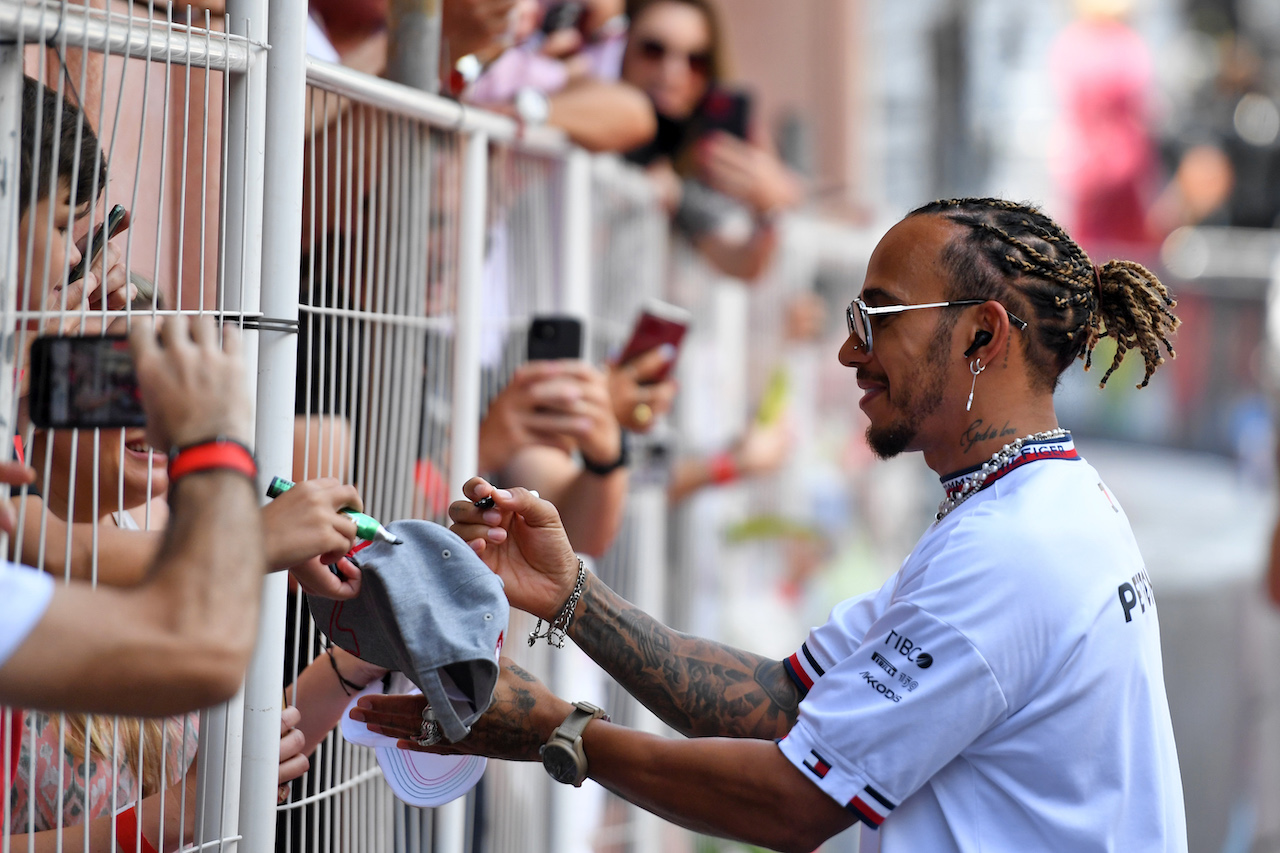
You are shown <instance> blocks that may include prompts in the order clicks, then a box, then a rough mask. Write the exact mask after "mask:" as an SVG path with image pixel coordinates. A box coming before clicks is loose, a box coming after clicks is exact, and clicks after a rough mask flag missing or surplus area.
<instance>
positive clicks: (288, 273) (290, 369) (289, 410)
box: [233, 0, 307, 853]
mask: <svg viewBox="0 0 1280 853" xmlns="http://www.w3.org/2000/svg"><path fill="white" fill-rule="evenodd" d="M263 5H264V6H265V4H263ZM262 12H265V9H260V10H258V12H257V13H256V14H255V19H256V18H257V15H258V14H261V13H262ZM306 16H307V4H306V0H272V3H271V17H270V19H269V21H268V22H267V23H268V30H267V35H268V39H269V41H270V42H271V51H270V53H269V55H268V56H267V62H266V74H265V78H266V79H265V83H266V85H265V86H264V87H263V88H265V92H264V93H263V95H264V100H263V104H264V107H265V113H266V116H265V125H264V126H263V133H264V148H263V158H262V172H261V174H262V176H263V178H264V181H263V182H262V183H261V184H259V185H260V186H262V187H263V196H262V199H261V205H262V212H261V220H260V221H261V223H262V228H261V234H262V246H261V252H262V254H261V280H260V281H261V284H260V285H257V284H255V286H260V288H261V290H260V305H261V310H262V312H263V315H264V316H267V317H271V318H274V319H280V320H289V321H296V320H297V319H298V268H299V264H300V262H301V240H302V206H301V199H302V177H303V175H302V171H303V162H302V158H301V157H300V156H298V155H299V152H301V151H302V150H303V142H304V126H305V121H304V112H305V109H306V47H305V44H304V38H305V35H304V34H305V32H306ZM257 76H258V77H262V76H263V75H262V74H261V73H259V74H258V75H257ZM251 186H252V184H251ZM251 263H252V260H251ZM233 268H234V267H233ZM297 361H298V339H297V335H296V333H289V332H282V331H267V330H263V331H260V332H259V333H258V382H257V384H258V388H257V391H258V397H257V423H256V427H257V431H256V434H255V437H254V450H255V452H256V454H257V457H258V463H259V465H260V466H261V470H262V472H263V477H264V478H269V477H270V476H272V475H273V474H275V473H287V472H289V471H292V470H293V432H294V431H293V423H294V417H293V411H294V387H295V385H294V375H295V372H296V370H297ZM287 598H288V582H287V577H286V575H285V574H284V573H283V572H281V573H277V574H273V575H269V576H268V578H267V580H266V581H265V583H264V588H263V601H262V615H261V617H260V620H259V625H258V645H257V648H256V649H255V650H254V655H253V660H252V662H251V663H250V665H249V672H248V677H247V680H246V685H245V717H244V759H243V774H242V777H241V785H240V834H241V835H242V836H243V841H242V842H241V843H242V845H243V847H242V850H244V851H245V853H271V852H272V851H274V850H275V830H276V810H275V802H276V800H275V796H274V794H275V789H276V768H277V765H278V763H279V760H278V754H279V741H280V711H281V707H280V685H281V684H282V683H283V680H284V648H283V646H284V642H285V624H286V611H287V607H288V604H287Z"/></svg>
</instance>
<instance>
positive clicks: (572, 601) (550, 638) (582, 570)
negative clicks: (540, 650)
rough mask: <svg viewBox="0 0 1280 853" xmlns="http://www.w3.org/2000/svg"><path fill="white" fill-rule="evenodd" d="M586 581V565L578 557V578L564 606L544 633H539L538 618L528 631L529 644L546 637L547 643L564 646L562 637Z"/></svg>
mask: <svg viewBox="0 0 1280 853" xmlns="http://www.w3.org/2000/svg"><path fill="white" fill-rule="evenodd" d="M586 583H587V567H586V565H585V564H584V563H583V562H582V558H581V557H579V558H578V580H577V582H576V583H575V584H574V585H573V592H571V593H569V600H568V601H566V602H565V603H564V607H561V608H560V612H559V613H557V614H556V618H555V621H553V622H551V623H550V624H549V625H547V632H546V633H545V634H542V633H539V632H540V631H541V630H542V620H541V619H539V620H538V624H537V625H534V626H533V630H532V631H530V632H529V645H530V646H532V645H533V644H534V642H535V641H536V640H540V639H543V638H544V637H545V638H546V641H547V645H549V646H555V647H556V648H557V649H563V648H564V638H565V635H566V634H567V633H568V631H569V622H570V621H572V620H573V611H574V610H576V609H577V607H578V599H580V598H582V588H583V587H584V586H585V585H586Z"/></svg>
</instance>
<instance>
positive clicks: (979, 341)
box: [964, 329, 991, 358]
mask: <svg viewBox="0 0 1280 853" xmlns="http://www.w3.org/2000/svg"><path fill="white" fill-rule="evenodd" d="M989 343H991V333H990V332H988V331H987V330H986V329H979V330H978V333H977V334H976V335H974V336H973V343H971V344H969V348H968V349H967V350H965V351H964V357H965V358H970V357H971V356H972V355H973V354H974V353H975V352H977V351H978V350H980V349H982V348H983V347H985V346H986V345H987V344H989Z"/></svg>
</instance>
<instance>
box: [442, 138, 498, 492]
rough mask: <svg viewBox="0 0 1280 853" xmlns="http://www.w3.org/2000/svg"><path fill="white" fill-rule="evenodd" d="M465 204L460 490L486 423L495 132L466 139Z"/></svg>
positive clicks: (456, 426)
mask: <svg viewBox="0 0 1280 853" xmlns="http://www.w3.org/2000/svg"><path fill="white" fill-rule="evenodd" d="M463 146H464V147H463V155H462V156H463V161H462V204H461V206H460V211H459V220H460V222H459V225H460V229H461V234H460V235H459V244H460V248H459V257H458V291H457V305H456V309H455V310H456V319H455V321H454V339H453V418H452V422H451V426H452V438H453V441H452V445H453V446H452V448H451V451H452V452H451V453H450V459H449V489H450V493H451V494H452V493H455V492H456V491H457V489H458V488H460V487H461V486H462V484H463V483H465V482H466V481H467V479H468V478H470V477H471V476H473V475H474V474H475V473H476V469H477V465H478V464H479V463H478V459H479V438H480V437H479V430H478V429H477V425H478V424H479V423H480V329H481V322H482V319H481V314H480V308H481V306H480V292H481V287H482V277H483V275H484V257H485V231H486V228H487V227H488V226H487V213H488V211H487V209H486V207H487V205H486V201H487V199H488V197H489V193H488V177H489V176H488V159H489V137H488V135H486V134H484V133H479V132H476V133H472V134H471V135H470V137H468V138H467V139H466V141H465V142H464V144H463Z"/></svg>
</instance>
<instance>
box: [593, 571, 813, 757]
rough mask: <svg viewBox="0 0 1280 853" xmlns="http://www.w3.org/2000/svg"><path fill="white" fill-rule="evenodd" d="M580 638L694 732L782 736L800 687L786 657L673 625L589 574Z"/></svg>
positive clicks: (654, 707)
mask: <svg viewBox="0 0 1280 853" xmlns="http://www.w3.org/2000/svg"><path fill="white" fill-rule="evenodd" d="M569 633H570V636H572V637H573V640H574V642H575V643H577V644H578V646H579V647H580V648H581V649H582V650H583V651H585V652H586V653H587V654H588V655H589V656H590V657H591V659H592V660H594V661H595V662H596V663H597V664H599V665H600V666H601V667H602V668H603V669H604V670H605V671H606V672H608V673H609V675H611V676H612V677H613V678H614V680H616V681H617V682H618V683H619V684H621V685H622V686H623V687H625V688H626V689H627V692H628V693H630V694H631V695H632V696H634V697H636V699H638V700H640V702H641V703H642V704H643V705H644V706H645V707H646V708H648V709H649V710H650V711H652V712H653V713H654V714H656V715H657V716H658V717H659V718H660V719H661V720H662V721H663V722H665V723H666V724H667V725H669V726H671V727H672V728H674V729H675V730H676V731H679V732H680V733H682V734H684V735H687V736H689V737H713V736H715V737H751V738H768V739H771V738H778V737H782V736H783V735H785V734H786V733H787V732H788V731H790V729H791V726H792V725H793V724H794V723H795V721H796V716H797V714H798V713H799V705H800V691H799V689H798V688H797V687H796V685H795V683H794V682H793V681H792V680H791V677H790V676H788V675H787V673H786V670H785V669H784V668H783V665H782V662H781V661H776V660H769V659H767V658H764V657H762V656H760V655H755V654H751V653H750V652H744V651H741V650H739V649H735V648H731V647H730V646H726V645H724V644H722V643H716V642H712V641H710V640H703V639H700V638H698V637H690V636H688V635H687V634H682V633H680V632H678V631H673V630H672V629H670V628H668V627H667V626H665V625H663V624H662V623H660V622H658V621H657V620H656V619H654V618H653V617H651V616H649V615H648V614H647V613H644V612H643V611H641V610H640V609H638V608H636V607H635V606H634V605H632V604H630V603H629V602H627V601H624V600H623V599H622V598H621V597H619V596H618V595H617V594H616V593H614V592H613V591H612V590H610V589H609V588H608V587H606V586H605V585H604V584H603V583H602V582H601V581H599V580H598V579H596V578H595V577H591V576H588V579H587V585H586V589H585V590H584V592H583V596H582V600H581V601H580V602H579V603H578V609H577V614H576V615H575V616H574V619H573V622H572V623H571V625H570V629H569Z"/></svg>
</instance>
